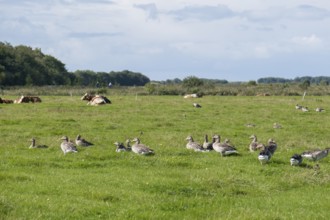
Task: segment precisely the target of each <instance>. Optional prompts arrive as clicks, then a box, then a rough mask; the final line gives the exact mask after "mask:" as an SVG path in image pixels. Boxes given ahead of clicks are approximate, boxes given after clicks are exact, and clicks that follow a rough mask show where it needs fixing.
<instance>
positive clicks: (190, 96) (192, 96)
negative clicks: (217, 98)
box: [183, 93, 201, 99]
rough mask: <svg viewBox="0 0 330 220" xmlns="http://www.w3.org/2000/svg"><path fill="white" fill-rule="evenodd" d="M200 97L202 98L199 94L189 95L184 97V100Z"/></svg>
mask: <svg viewBox="0 0 330 220" xmlns="http://www.w3.org/2000/svg"><path fill="white" fill-rule="evenodd" d="M199 97H201V96H200V95H198V94H196V93H194V94H187V95H185V96H183V98H185V99H188V98H199Z"/></svg>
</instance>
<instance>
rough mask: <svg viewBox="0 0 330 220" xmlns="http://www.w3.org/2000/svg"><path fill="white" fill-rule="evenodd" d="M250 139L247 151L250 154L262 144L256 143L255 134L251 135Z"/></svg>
mask: <svg viewBox="0 0 330 220" xmlns="http://www.w3.org/2000/svg"><path fill="white" fill-rule="evenodd" d="M250 139H252V141H251V143H250V145H249V149H250V151H251V152H254V151H256V150H257V149H259V148H262V146H263V144H262V143H259V142H258V139H257V136H256V135H255V134H253V135H251V137H250Z"/></svg>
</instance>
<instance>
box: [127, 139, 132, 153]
mask: <svg viewBox="0 0 330 220" xmlns="http://www.w3.org/2000/svg"><path fill="white" fill-rule="evenodd" d="M126 150H127V151H131V150H132V147H131V140H130V139H127V140H126Z"/></svg>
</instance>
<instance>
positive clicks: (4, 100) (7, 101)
mask: <svg viewBox="0 0 330 220" xmlns="http://www.w3.org/2000/svg"><path fill="white" fill-rule="evenodd" d="M1 103H4V104H11V103H14V101H13V100H10V99H1V98H0V104H1Z"/></svg>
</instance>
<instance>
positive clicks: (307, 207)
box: [0, 95, 330, 220]
mask: <svg viewBox="0 0 330 220" xmlns="http://www.w3.org/2000/svg"><path fill="white" fill-rule="evenodd" d="M107 97H108V98H110V99H111V100H112V103H113V104H111V105H106V106H97V107H94V106H87V105H86V102H84V101H81V100H80V97H78V96H41V98H42V101H43V102H42V103H36V104H30V103H29V104H7V105H5V104H2V105H0V134H1V144H0V155H1V160H0V219H189V220H190V219H330V212H329V208H330V157H327V158H324V159H323V160H321V161H319V162H318V164H319V168H316V166H315V164H314V163H313V162H309V161H304V163H303V165H302V166H299V167H291V166H290V163H289V159H290V157H291V156H292V155H293V154H294V153H302V152H303V151H305V150H309V149H315V148H321V149H323V148H326V147H329V140H330V137H329V133H330V123H329V121H330V97H328V96H317V97H313V96H308V97H306V98H305V100H304V101H302V99H301V97H280V96H270V97H246V96H244V97H240V96H235V97H221V96H206V97H203V98H199V99H183V98H182V97H181V96H133V95H128V96H120V95H116V96H110V95H108V96H107ZM6 98H8V97H6ZM13 98H16V97H13ZM193 102H198V103H199V104H201V105H202V108H194V107H192V103H193ZM297 103H299V104H301V105H304V106H308V107H309V108H310V111H309V112H302V111H299V110H296V109H295V105H296V104H297ZM316 107H324V108H325V109H326V110H328V111H325V112H321V113H318V112H315V111H314V109H315V108H316ZM275 122H276V123H279V124H281V125H282V128H281V129H274V128H273V123H275ZM248 123H251V124H255V127H246V126H245V125H246V124H248ZM141 132H143V134H141ZM78 134H81V135H82V137H83V138H85V139H86V140H88V141H91V142H93V143H94V146H92V147H90V148H82V147H79V148H78V150H79V152H78V153H75V154H66V155H64V154H63V153H62V151H61V149H60V138H61V137H62V136H63V135H67V136H68V137H69V138H70V139H72V140H73V139H75V137H76V136H77V135H78ZM204 134H208V135H209V136H211V135H213V134H220V135H221V137H222V139H225V138H229V139H230V140H231V143H232V144H233V145H235V146H236V147H237V149H238V151H239V153H240V154H239V156H230V157H221V156H220V155H219V154H218V153H216V152H214V151H213V152H208V153H200V152H193V151H191V150H188V149H186V147H185V145H186V141H185V138H186V137H187V136H188V135H192V136H193V137H194V139H195V140H196V141H198V142H200V143H202V142H203V136H204ZM252 134H256V135H257V137H258V140H259V141H261V142H266V141H267V140H268V139H269V138H273V139H274V140H275V141H276V142H277V144H278V150H277V151H276V153H275V155H274V156H273V158H272V159H271V161H270V162H269V163H268V164H266V165H264V166H262V165H261V164H260V163H259V161H258V160H257V155H258V153H257V152H254V153H251V152H249V151H248V146H249V143H250V139H249V137H250V136H251V135H252ZM137 136H138V137H139V136H140V139H141V142H142V143H144V144H146V145H148V146H150V148H152V149H153V150H154V151H155V152H156V153H155V155H154V156H141V155H136V154H134V153H132V152H122V153H117V152H115V146H114V144H113V143H114V142H115V141H121V142H124V141H125V140H126V139H127V138H131V139H132V138H133V137H137ZM32 137H35V138H36V141H37V144H46V145H47V146H48V148H47V149H29V148H28V147H29V145H30V142H29V140H30V139H31V138H32Z"/></svg>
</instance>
